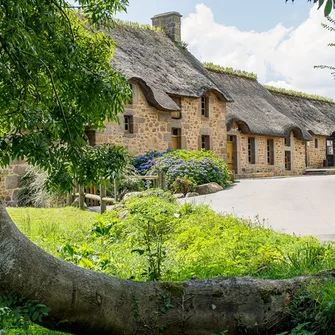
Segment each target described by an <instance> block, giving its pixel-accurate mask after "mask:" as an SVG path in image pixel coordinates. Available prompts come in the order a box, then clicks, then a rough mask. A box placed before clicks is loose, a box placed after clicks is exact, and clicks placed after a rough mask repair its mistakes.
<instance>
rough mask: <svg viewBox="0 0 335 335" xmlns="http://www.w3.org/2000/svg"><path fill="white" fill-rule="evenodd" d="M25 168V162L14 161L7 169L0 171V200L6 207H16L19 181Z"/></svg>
mask: <svg viewBox="0 0 335 335" xmlns="http://www.w3.org/2000/svg"><path fill="white" fill-rule="evenodd" d="M27 167H28V165H27V163H26V162H25V161H14V162H12V164H11V165H10V166H9V167H7V168H5V169H0V199H1V200H3V201H5V202H6V204H7V206H17V202H18V193H19V190H20V187H21V185H20V179H21V177H22V176H24V174H25V172H26V169H27Z"/></svg>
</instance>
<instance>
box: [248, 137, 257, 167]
mask: <svg viewBox="0 0 335 335" xmlns="http://www.w3.org/2000/svg"><path fill="white" fill-rule="evenodd" d="M248 161H249V164H255V163H256V140H255V137H249V138H248Z"/></svg>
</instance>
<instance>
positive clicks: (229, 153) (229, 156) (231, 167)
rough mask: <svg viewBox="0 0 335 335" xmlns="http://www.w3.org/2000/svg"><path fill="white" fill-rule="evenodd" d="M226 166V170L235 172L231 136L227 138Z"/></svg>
mask: <svg viewBox="0 0 335 335" xmlns="http://www.w3.org/2000/svg"><path fill="white" fill-rule="evenodd" d="M227 166H228V170H231V171H234V170H235V155H234V140H233V136H228V138H227Z"/></svg>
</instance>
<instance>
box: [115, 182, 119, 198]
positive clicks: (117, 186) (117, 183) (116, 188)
mask: <svg viewBox="0 0 335 335" xmlns="http://www.w3.org/2000/svg"><path fill="white" fill-rule="evenodd" d="M114 199H115V202H118V201H119V180H118V178H117V177H115V178H114Z"/></svg>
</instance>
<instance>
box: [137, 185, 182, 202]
mask: <svg viewBox="0 0 335 335" xmlns="http://www.w3.org/2000/svg"><path fill="white" fill-rule="evenodd" d="M133 197H136V198H148V197H155V198H159V199H162V200H165V201H168V202H170V203H176V202H177V199H176V198H175V197H174V196H173V195H172V194H171V193H170V192H167V191H163V190H162V189H160V188H153V189H149V190H146V191H144V192H141V193H138V194H136V195H133Z"/></svg>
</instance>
